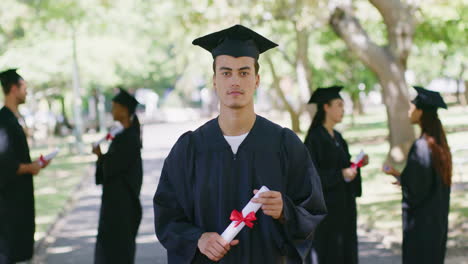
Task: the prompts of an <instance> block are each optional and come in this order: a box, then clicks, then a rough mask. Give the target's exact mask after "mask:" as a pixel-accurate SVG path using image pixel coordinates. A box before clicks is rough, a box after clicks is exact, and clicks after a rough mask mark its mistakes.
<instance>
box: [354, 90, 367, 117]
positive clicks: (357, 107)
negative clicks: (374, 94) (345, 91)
mask: <svg viewBox="0 0 468 264" xmlns="http://www.w3.org/2000/svg"><path fill="white" fill-rule="evenodd" d="M351 100H352V101H353V114H355V115H363V114H364V109H363V106H362V103H361V93H360V92H359V91H358V92H354V93H352V94H351Z"/></svg>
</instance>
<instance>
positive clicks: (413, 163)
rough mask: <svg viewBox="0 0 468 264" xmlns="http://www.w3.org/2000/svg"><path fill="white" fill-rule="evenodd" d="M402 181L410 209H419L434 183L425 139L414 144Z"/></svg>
mask: <svg viewBox="0 0 468 264" xmlns="http://www.w3.org/2000/svg"><path fill="white" fill-rule="evenodd" d="M400 179H401V188H402V191H403V196H404V197H405V200H406V201H407V202H408V204H409V206H410V207H413V208H414V207H417V206H418V205H420V204H421V202H423V201H424V200H425V199H426V198H427V196H428V195H429V193H430V189H431V186H432V181H433V179H432V166H431V153H430V150H429V146H428V145H427V142H426V141H425V140H424V139H419V140H417V141H416V142H415V143H414V144H413V146H412V148H411V150H410V153H409V155H408V162H407V163H406V167H405V168H404V170H403V172H402V173H401V178H400Z"/></svg>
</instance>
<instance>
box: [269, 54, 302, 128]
mask: <svg viewBox="0 0 468 264" xmlns="http://www.w3.org/2000/svg"><path fill="white" fill-rule="evenodd" d="M266 61H267V63H268V65H269V66H270V69H271V75H272V76H273V83H272V86H273V89H274V90H275V91H276V93H277V94H278V96H279V98H280V100H281V102H282V103H283V106H284V108H285V109H286V111H288V113H289V117H290V118H291V129H292V131H294V132H296V133H300V132H301V123H300V119H299V117H300V114H299V113H300V112H299V113H298V112H296V111H295V110H294V108H293V107H292V105H291V104H290V103H289V102H288V100H287V99H286V96H285V95H284V93H283V90H281V87H280V79H279V77H278V75H277V74H276V70H275V66H274V64H273V61H272V60H271V58H270V57H268V56H267V57H266Z"/></svg>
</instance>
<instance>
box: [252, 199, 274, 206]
mask: <svg viewBox="0 0 468 264" xmlns="http://www.w3.org/2000/svg"><path fill="white" fill-rule="evenodd" d="M252 202H254V203H261V204H265V205H274V204H281V199H278V198H254V199H252Z"/></svg>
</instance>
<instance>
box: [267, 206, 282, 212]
mask: <svg viewBox="0 0 468 264" xmlns="http://www.w3.org/2000/svg"><path fill="white" fill-rule="evenodd" d="M280 209H281V207H280V206H279V205H262V210H264V211H265V210H267V211H279V210H280Z"/></svg>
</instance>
